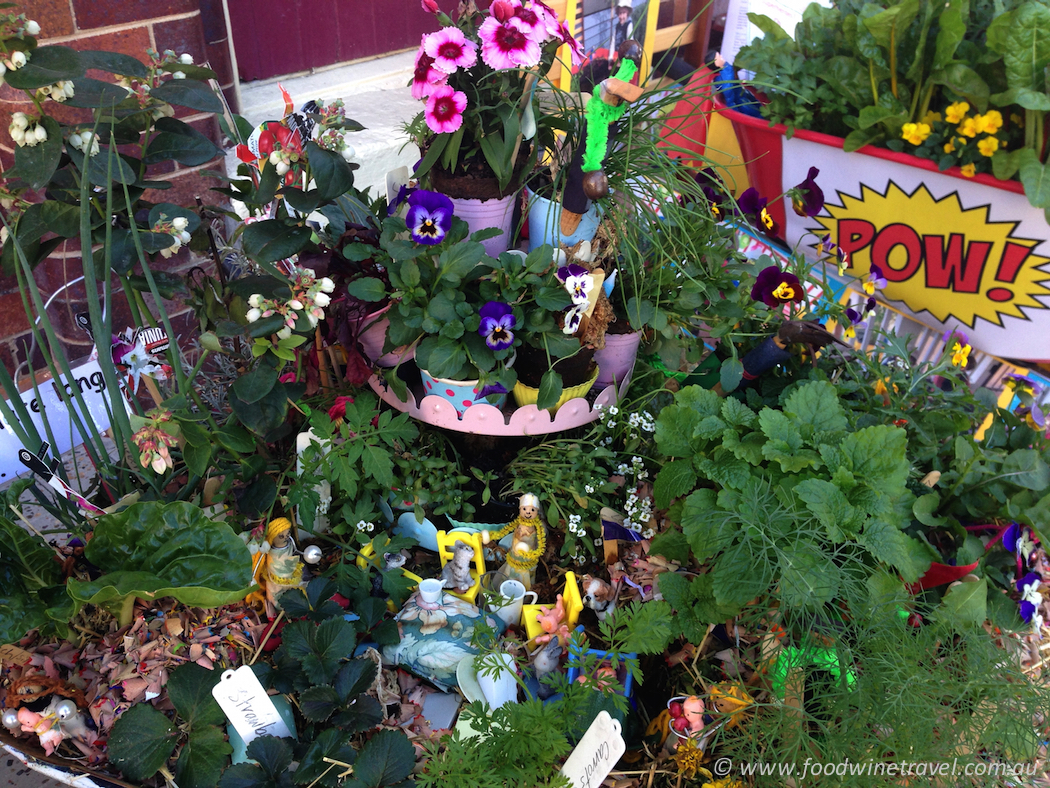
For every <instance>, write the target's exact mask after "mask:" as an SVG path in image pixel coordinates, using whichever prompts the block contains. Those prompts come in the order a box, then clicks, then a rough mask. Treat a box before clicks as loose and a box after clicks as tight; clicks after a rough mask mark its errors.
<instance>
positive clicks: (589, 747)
mask: <svg viewBox="0 0 1050 788" xmlns="http://www.w3.org/2000/svg"><path fill="white" fill-rule="evenodd" d="M620 731H621V729H620V723H619V722H618V721H617V720H614V719H613V718H612V717H610V716H609V712H607V711H600V712H598V716H597V717H595V718H594V722H592V723H591V727H589V728H588V729H587V732H586V733H585V734H583V738H582V739H580V743H579V744H577V745H576V749H575V750H573V751H572V754H571V755H570V756H569V759H568V760H567V761H565V765H563V766H562V767H561V773H562V774H563V775H564V776H565V777H566V779H568V781H569V782H571V783H572V786H573V788H598V786H599V785H601V784H602V781H603V780H604V779H605V778H606V777H608V776H609V772H611V771H612V768H613V767H614V766H615V765H616V762H617V761H618V760H620V758H621V757H623V754H624V752H626V751H627V745H626V744H625V743H624V740H623V736H621V735H620Z"/></svg>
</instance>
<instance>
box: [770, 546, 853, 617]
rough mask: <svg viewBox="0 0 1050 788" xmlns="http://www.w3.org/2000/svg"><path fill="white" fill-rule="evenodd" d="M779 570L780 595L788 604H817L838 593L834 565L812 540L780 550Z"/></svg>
mask: <svg viewBox="0 0 1050 788" xmlns="http://www.w3.org/2000/svg"><path fill="white" fill-rule="evenodd" d="M780 572H781V576H780V595H781V598H782V599H783V601H784V603H785V604H787V605H791V606H792V607H809V608H818V607H821V606H822V605H825V604H827V603H828V602H830V601H831V600H832V599H834V598H835V595H836V594H837V593H838V589H839V576H838V575H839V572H838V567H837V566H836V564H835V562H834V561H832V560H831V557H830V556H828V555H826V554H825V553H824V552H822V551H821V550H820V548H818V547H817V546H816V545H815V544H813V543H812V542H802V543H799V544H797V545H794V546H793V547H791V548H789V549H787V550H785V551H784V552H782V553H781V555H780Z"/></svg>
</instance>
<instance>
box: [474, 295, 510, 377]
mask: <svg viewBox="0 0 1050 788" xmlns="http://www.w3.org/2000/svg"><path fill="white" fill-rule="evenodd" d="M478 314H480V315H481V325H480V326H478V333H479V334H481V336H483V337H484V338H485V344H486V345H488V346H489V347H490V348H491V349H492V350H506V349H507V348H509V347H510V346H511V345H513V344H514V327H515V325H516V324H517V321H516V319H515V317H514V313H513V311H512V310H511V308H510V307H509V306H507V305H506V304H504V303H501V302H499V301H489V302H488V303H487V304H485V306H483V307H481V311H480V312H479V313H478ZM504 393H505V392H504Z"/></svg>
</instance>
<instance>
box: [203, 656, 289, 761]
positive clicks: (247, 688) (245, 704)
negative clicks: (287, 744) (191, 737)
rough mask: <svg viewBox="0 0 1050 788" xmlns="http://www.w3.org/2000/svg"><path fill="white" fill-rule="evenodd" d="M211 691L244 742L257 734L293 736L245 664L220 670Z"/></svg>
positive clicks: (256, 736) (257, 735)
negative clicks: (221, 672) (217, 679)
mask: <svg viewBox="0 0 1050 788" xmlns="http://www.w3.org/2000/svg"><path fill="white" fill-rule="evenodd" d="M211 694H212V696H213V697H214V698H215V702H216V703H218V704H219V708H221V709H222V712H223V714H225V715H226V718H227V719H228V720H229V721H230V724H231V725H233V728H234V730H236V731H237V733H238V734H239V735H240V737H241V738H242V739H244V743H245V744H248V743H249V742H250V741H252V740H253V739H256V738H258V737H259V736H279V737H283V738H289V739H291V738H295V737H294V736H293V735H292V732H291V731H290V730H288V726H287V725H285V723H284V720H282V719H281V715H280V714H279V713H278V712H277V707H276V706H274V705H273V701H272V700H270V696H269V695H267V694H266V690H264V689H263V687H262V684H260V683H259V679H258V678H256V676H255V673H254V672H252V669H251V668H250V667H249V666H248V665H241V667H239V668H237V670H227V671H226V672H225V673H223V674H222V676H221V677H220V679H219V683H218V684H216V685H215V686H214V687H212V689H211Z"/></svg>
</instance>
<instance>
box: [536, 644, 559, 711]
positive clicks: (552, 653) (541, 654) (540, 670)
mask: <svg viewBox="0 0 1050 788" xmlns="http://www.w3.org/2000/svg"><path fill="white" fill-rule="evenodd" d="M561 655H562V647H561V643H559V642H558V638H551V640H550V642H549V643H548V644H547V645H546V646H543V647H542V648H538V649H536V651H535V652H534V653H533V655H532V670H533V672H534V673H535V675H536V681H537V682H538V683H539V690H538V691H537V694H538V695H539V697H540V700H547V698H549V697H550V696H551V695H553V694H554V688H553V687H551V686H549V685H548V684H545V683H544V682H543V680H542V679H543V677H544V676H546V675H547V674H549V673H553V672H554V671H556V670H557V669H558V666H559V664H560V661H561Z"/></svg>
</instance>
